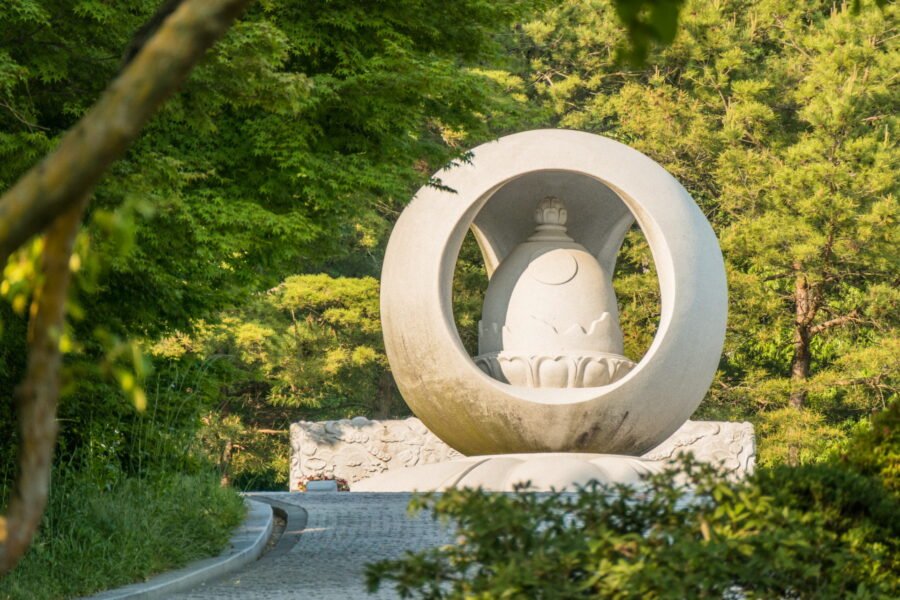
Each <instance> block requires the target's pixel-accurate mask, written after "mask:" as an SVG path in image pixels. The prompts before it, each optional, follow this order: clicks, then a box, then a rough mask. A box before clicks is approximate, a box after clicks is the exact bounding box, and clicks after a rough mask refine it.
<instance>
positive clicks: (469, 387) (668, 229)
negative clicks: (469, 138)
mask: <svg viewBox="0 0 900 600" xmlns="http://www.w3.org/2000/svg"><path fill="white" fill-rule="evenodd" d="M435 177H436V178H437V179H439V180H440V181H441V182H442V184H443V185H442V187H441V188H436V187H425V188H422V189H421V190H419V192H418V194H416V197H415V198H414V199H413V201H412V203H411V204H410V205H409V206H408V207H407V208H406V210H404V212H403V214H402V215H401V216H400V219H399V220H398V221H397V224H396V226H395V228H394V231H393V233H392V235H391V238H390V241H389V244H388V248H387V252H386V255H385V261H384V270H383V273H382V287H381V313H382V324H383V329H384V337H385V348H386V351H387V356H388V359H389V361H390V364H391V367H392V371H393V374H394V378H395V380H396V381H397V385H398V386H399V388H400V391H401V393H402V395H403V397H404V399H405V400H406V402H407V404H409V406H410V407H411V408H412V410H413V412H414V413H415V414H416V416H418V417H419V418H420V419H421V420H422V422H423V423H424V424H425V425H426V426H427V427H428V428H429V429H430V430H431V431H433V432H434V433H435V434H436V435H437V436H438V437H439V438H440V439H442V440H444V441H445V442H447V444H449V445H450V446H451V447H453V448H455V449H456V450H458V451H459V452H461V453H462V454H465V455H467V456H473V455H496V454H521V453H535V452H571V453H602V454H612V453H615V454H622V455H629V456H632V457H634V456H640V455H641V454H642V453H644V452H646V451H648V450H650V449H651V448H654V447H655V446H657V445H659V444H660V443H661V442H663V441H664V440H666V439H667V438H668V437H669V436H671V435H672V434H673V433H674V432H675V431H676V430H677V429H678V428H679V427H680V426H681V425H682V424H683V423H684V422H685V421H686V420H687V418H688V417H689V416H690V415H691V413H692V412H693V411H694V410H695V409H696V408H697V405H698V404H699V403H700V400H701V399H702V398H703V396H704V394H705V393H706V390H707V388H708V387H709V384H710V382H711V381H712V377H713V375H714V373H715V370H716V366H717V364H718V361H719V354H720V352H721V348H722V342H723V340H724V334H725V317H726V303H727V297H726V287H725V270H724V266H723V262H722V256H721V253H720V251H719V247H718V243H717V241H716V238H715V235H714V234H713V232H712V229H711V228H710V226H709V224H708V223H707V221H706V219H705V218H704V216H703V213H702V212H701V211H700V210H699V208H697V206H696V204H694V202H693V200H692V199H691V197H690V195H689V194H688V193H687V192H686V191H685V189H684V188H683V187H682V186H681V185H680V184H679V183H678V182H677V181H676V180H675V179H674V178H673V177H672V176H671V175H669V173H667V172H666V171H665V169H663V168H662V167H661V166H659V165H658V164H657V163H655V162H654V161H652V160H651V159H649V158H647V157H646V156H644V155H643V154H641V153H639V152H637V151H636V150H633V149H631V148H629V147H627V146H624V145H622V144H620V143H618V142H615V141H613V140H610V139H607V138H604V137H601V136H597V135H592V134H588V133H583V132H577V131H562V130H539V131H529V132H525V133H520V134H516V135H511V136H508V137H504V138H501V139H500V140H498V141H495V142H490V143H488V144H484V145H482V146H479V147H478V148H476V149H475V150H474V151H473V152H472V156H471V159H470V160H469V161H467V162H466V163H464V164H459V165H455V166H453V167H450V168H448V169H445V170H443V171H441V172H439V173H438V174H436V176H435ZM547 197H552V198H556V199H562V202H563V203H564V207H563V205H561V204H554V202H555V201H554V200H549V201H547V203H546V204H542V205H540V206H538V203H539V202H541V201H542V199H544V198H547ZM535 207H537V210H538V213H540V214H539V216H538V221H539V222H538V227H539V229H538V231H537V232H536V233H535ZM554 211H556V212H555V213H554ZM563 213H565V217H566V218H565V219H563V218H562V215H563ZM554 215H555V216H554ZM635 220H636V221H637V223H638V224H639V225H640V227H641V229H642V230H643V233H644V235H645V237H646V239H647V241H648V243H649V246H650V249H651V251H652V254H653V259H654V261H655V263H656V266H657V271H658V273H659V286H660V293H661V299H662V301H661V304H662V307H661V308H662V310H661V315H660V321H659V327H658V330H657V333H656V336H655V338H654V340H653V343H652V345H651V346H650V348H649V350H648V351H647V353H646V354H645V355H644V356H643V357H640V360H639V361H638V362H637V364H636V365H634V366H632V365H631V364H629V363H630V361H627V359H626V358H625V357H622V356H621V342H620V340H619V339H618V338H617V332H618V325H617V322H616V321H617V316H616V314H615V298H614V296H613V295H612V288H611V286H610V285H609V277H610V275H611V274H612V273H613V271H614V268H615V262H616V254H617V252H618V250H619V247H620V245H621V243H622V240H623V238H624V236H625V234H626V232H627V231H628V229H629V228H630V227H631V225H632V223H633V222H634V221H635ZM545 225H551V226H553V227H551V228H549V229H548V228H544V229H540V227H543V226H545ZM562 226H565V228H566V231H565V232H563V231H562V230H560V229H559V227H562ZM470 228H471V230H472V231H473V232H474V234H475V237H476V240H477V241H478V243H479V246H480V248H481V251H482V254H483V256H484V260H485V264H486V266H487V270H488V273H489V274H490V275H491V277H492V279H494V278H496V283H494V282H493V281H492V283H491V287H492V288H494V291H489V295H488V297H487V298H486V302H485V309H484V314H483V318H482V338H481V343H482V346H481V353H480V354H479V356H478V357H477V358H476V359H473V357H470V356H469V355H468V354H467V353H466V351H465V349H464V348H463V345H462V343H461V341H460V338H459V334H458V332H457V330H456V326H455V323H454V319H453V310H452V305H451V302H452V301H451V290H452V280H453V273H454V266H455V264H456V260H457V256H458V254H459V249H460V246H461V244H462V240H463V237H464V236H465V234H466V232H467V231H468V230H469V229H470ZM533 234H534V236H535V237H532V236H533ZM563 236H568V238H571V239H572V241H571V242H569V241H568V240H567V239H564V238H563ZM548 237H553V238H554V239H552V240H548V239H547V238H548ZM529 238H530V239H529ZM542 242H547V244H545V245H544V246H543V248H542V249H540V248H533V251H530V250H532V246H529V244H537V243H542ZM517 248H518V249H519V250H517ZM522 248H525V249H524V250H523V249H522ZM507 261H508V262H507ZM573 262H574V266H573ZM582 269H583V271H582ZM573 271H574V273H573ZM579 273H581V275H583V276H584V277H583V278H581V279H579V277H578V276H579ZM570 275H571V277H570V278H569V279H565V278H566V277H569V276H570ZM507 278H508V280H507ZM576 279H577V280H578V281H577V284H576V283H573V284H572V285H571V286H570V285H569V282H574V281H575V280H576ZM501 280H502V281H501ZM520 284H521V285H522V286H526V287H527V289H524V288H523V289H522V290H521V293H520V292H517V291H516V290H517V286H518V285H520ZM582 286H583V287H582ZM576 289H577V290H578V291H577V293H575V296H577V297H574V298H573V297H569V296H568V295H567V293H568V292H570V291H572V292H575V290H576ZM557 292H559V294H557ZM563 292H565V293H563ZM541 294H544V296H541ZM579 294H580V296H579ZM539 297H540V300H539V299H538V298H539ZM547 298H551V299H555V300H553V301H552V302H550V303H548V302H547V301H546V299H547ZM520 301H521V302H520ZM555 302H559V303H562V306H563V307H564V310H565V311H566V312H567V314H565V315H555V316H552V315H551V316H548V312H546V311H552V310H554V309H556V310H558V309H559V308H560V305H559V304H554V303H555ZM520 309H521V310H520ZM504 311H505V313H504ZM604 313H606V315H607V316H606V317H604ZM532 316H536V317H537V318H538V319H540V320H542V321H543V323H537V324H536V323H532V322H530V321H528V319H529V318H530V317H532ZM570 322H571V323H570ZM523 323H524V324H525V325H523ZM504 328H507V329H508V331H506V330H504ZM517 336H518V337H517ZM576 338H577V339H578V342H577V343H575V342H572V341H571V340H573V339H576ZM597 356H600V357H601V358H602V360H598V359H597ZM634 358H635V359H637V358H638V357H634ZM476 361H477V362H478V363H479V364H476ZM517 361H518V362H517ZM479 365H480V366H479ZM603 368H605V369H606V377H601V376H599V375H597V373H598V372H600V371H602V369H603ZM579 369H581V370H582V371H581V374H580V375H579ZM589 369H590V372H591V373H593V375H586V374H587V372H588V370H589ZM506 381H508V382H509V383H506ZM601 384H602V385H601ZM592 464H593V461H592Z"/></svg>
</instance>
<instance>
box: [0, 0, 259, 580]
mask: <svg viewBox="0 0 900 600" xmlns="http://www.w3.org/2000/svg"><path fill="white" fill-rule="evenodd" d="M251 1H252V0H183V2H182V3H181V5H180V6H179V8H178V9H177V10H176V11H175V12H174V13H172V15H171V16H169V17H168V18H167V19H166V20H165V22H164V23H163V25H162V27H160V29H159V30H158V31H157V33H156V34H155V35H154V36H153V37H152V38H151V39H150V40H149V41H148V42H147V44H146V45H145V46H143V48H142V49H141V50H140V52H138V54H137V55H136V56H135V57H134V59H133V60H132V61H131V62H130V63H129V64H128V65H127V67H126V68H125V70H124V71H123V72H122V74H121V75H120V76H119V77H118V78H117V79H116V80H115V81H113V82H112V84H110V86H109V87H108V88H107V89H106V91H105V92H104V93H103V95H102V96H101V97H100V100H98V101H97V103H96V104H95V105H94V106H93V107H92V108H91V110H90V111H88V113H87V114H86V115H85V116H84V117H83V118H82V119H81V120H80V121H79V122H78V123H77V124H76V125H75V126H74V127H73V128H72V129H70V130H69V131H68V132H67V133H66V135H65V136H63V138H62V141H61V142H60V144H59V146H58V147H57V148H56V150H54V151H53V152H52V153H50V154H49V155H48V156H47V157H46V158H44V160H43V161H41V163H39V164H38V165H37V166H35V167H34V168H32V169H31V170H29V171H28V172H27V173H26V174H25V175H24V176H23V177H22V178H21V179H19V181H17V182H16V183H15V185H13V187H12V188H10V189H9V190H8V191H7V192H6V193H5V194H3V196H2V197H0V266H2V265H4V264H6V261H7V259H8V258H9V255H10V254H11V253H12V252H13V251H15V250H16V248H18V247H19V246H21V245H22V244H23V243H24V242H25V241H27V240H28V239H29V238H31V237H33V236H34V235H37V234H38V233H41V232H42V231H44V230H45V229H47V237H46V242H45V245H44V255H43V276H44V282H43V284H42V285H41V286H40V288H39V289H38V291H37V292H36V294H35V298H34V301H33V309H32V310H33V312H32V314H31V321H30V323H29V340H28V363H27V367H26V374H25V379H24V381H23V382H22V384H21V385H20V386H19V388H18V389H17V393H16V399H17V407H18V420H19V428H20V432H21V440H20V448H19V472H18V475H17V479H16V482H15V484H14V487H13V493H12V496H11V498H10V501H9V505H8V507H7V514H6V516H5V517H4V516H0V576H2V575H4V574H6V573H8V572H9V571H10V570H12V569H13V568H14V567H15V565H16V564H17V563H18V561H19V560H20V559H21V558H22V556H23V555H24V554H25V551H26V550H27V549H28V547H29V545H30V544H31V541H32V539H33V538H34V534H35V532H36V531H37V528H38V525H39V524H40V520H41V516H42V515H43V512H44V509H45V507H46V504H47V497H48V494H49V490H50V472H51V467H52V461H53V449H54V446H55V445H56V435H57V422H56V407H57V402H58V398H59V371H60V364H61V355H60V351H59V341H60V340H59V336H60V334H61V333H62V331H63V326H64V323H65V302H66V297H67V294H68V288H69V279H70V272H69V259H70V256H71V252H72V244H73V243H74V239H75V236H76V235H77V233H78V227H79V225H80V223H81V219H82V216H83V215H84V211H85V209H86V207H87V204H88V199H89V197H90V194H91V191H92V190H93V188H94V186H95V185H96V184H97V182H98V181H99V180H100V178H101V177H102V175H103V173H104V172H105V171H106V170H107V169H108V168H109V166H110V165H111V164H112V163H113V162H114V161H115V160H117V159H118V158H120V157H121V156H122V155H123V154H124V153H125V151H126V149H127V148H128V146H129V144H130V143H131V142H133V141H134V140H135V138H137V136H138V135H139V134H140V131H141V129H142V128H143V126H144V125H145V124H146V122H147V121H148V120H149V119H150V117H151V116H152V115H153V113H154V112H155V111H156V109H157V108H158V107H159V106H160V104H162V102H163V101H165V99H166V98H168V97H169V96H170V95H172V94H173V93H174V92H175V90H177V88H178V87H179V86H180V85H181V83H182V82H183V81H184V80H185V79H186V77H187V75H188V73H189V72H190V70H191V69H192V68H193V67H194V65H195V64H196V63H197V62H198V61H199V60H200V58H201V57H202V56H203V54H204V52H205V51H206V50H207V49H208V48H209V47H210V46H212V44H213V43H214V42H215V41H216V40H217V39H218V38H220V37H221V36H222V35H223V34H224V33H225V32H226V31H227V30H228V28H229V27H230V25H231V23H232V22H233V21H234V19H235V18H236V17H237V15H238V14H239V13H240V12H241V10H242V9H243V8H244V7H245V6H247V5H248V4H249V3H250V2H251ZM48 227H49V229H48Z"/></svg>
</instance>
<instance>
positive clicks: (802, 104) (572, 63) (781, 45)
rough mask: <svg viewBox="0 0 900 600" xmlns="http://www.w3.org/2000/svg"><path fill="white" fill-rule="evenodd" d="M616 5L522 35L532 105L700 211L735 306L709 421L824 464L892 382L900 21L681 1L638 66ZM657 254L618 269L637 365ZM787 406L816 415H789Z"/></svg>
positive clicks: (843, 10)
mask: <svg viewBox="0 0 900 600" xmlns="http://www.w3.org/2000/svg"><path fill="white" fill-rule="evenodd" d="M620 10H621V5H618V4H615V5H611V4H610V3H609V2H607V1H605V0H569V1H566V2H563V3H561V4H560V5H559V6H557V7H554V8H552V9H551V10H549V11H548V12H546V13H545V14H544V15H542V16H541V17H540V18H538V19H535V20H533V21H531V22H528V23H526V24H525V25H524V26H523V30H524V33H525V39H524V40H523V42H522V43H523V45H524V48H525V50H524V51H525V52H526V54H527V55H528V56H529V57H530V59H531V62H530V66H531V70H532V74H531V79H532V80H533V81H535V82H536V83H535V86H534V99H535V100H536V101H537V102H539V103H541V104H543V105H545V106H547V107H550V108H551V109H552V110H553V112H554V118H553V122H554V123H555V124H557V125H559V126H562V127H571V128H578V129H585V130H589V131H595V132H597V133H601V134H603V135H606V136H609V137H612V138H615V139H618V140H620V141H622V142H624V143H627V144H629V145H631V146H633V147H636V148H637V149H639V150H641V151H642V152H644V153H646V154H647V155H649V156H650V157H652V158H653V159H655V160H657V161H658V162H660V163H661V164H662V165H663V166H664V167H666V168H667V169H668V170H669V171H670V172H671V173H672V174H673V175H674V176H675V177H676V178H678V179H679V181H681V182H682V183H683V184H684V185H685V187H687V189H688V190H689V191H690V192H691V194H692V195H693V197H694V198H695V199H696V200H697V201H698V203H699V204H700V206H701V208H702V209H703V210H704V212H705V213H706V214H707V216H708V217H709V218H710V220H711V221H712V223H713V226H714V228H715V229H716V230H717V234H718V236H719V238H720V241H721V244H722V249H723V253H724V255H725V260H726V266H727V269H728V278H729V288H730V289H729V294H730V298H731V304H730V307H729V328H728V334H727V339H726V347H725V352H724V356H723V360H722V363H721V368H720V370H719V373H718V375H717V378H716V381H715V383H714V385H713V387H712V389H711V391H710V395H709V397H708V399H707V401H706V402H705V403H704V406H703V407H702V408H701V413H700V415H698V416H700V417H701V418H730V419H734V418H743V419H747V418H750V419H753V420H754V421H756V422H757V423H758V424H759V425H760V429H761V431H762V434H763V437H762V439H761V444H760V448H761V450H762V452H763V457H764V460H769V459H771V460H772V461H773V462H777V461H780V460H787V459H789V458H790V457H791V456H795V455H799V456H800V457H801V459H803V460H813V459H814V458H815V456H817V455H818V454H820V453H821V451H822V450H823V444H822V443H820V441H819V439H820V438H819V436H820V435H824V437H825V438H834V437H840V436H842V435H845V432H846V431H847V428H848V427H849V425H850V424H852V422H853V421H855V420H857V419H859V418H861V417H862V416H864V415H866V414H868V413H869V412H870V411H871V410H873V409H876V408H880V407H883V406H885V405H886V404H887V403H889V402H890V400H891V398H892V397H895V396H896V395H897V392H898V389H900V386H898V381H897V375H898V373H900V368H898V367H900V363H898V361H897V358H896V357H897V355H898V352H897V350H898V349H897V339H898V338H900V336H898V334H897V327H898V320H897V315H898V314H900V311H898V310H897V307H898V301H900V296H898V291H897V289H898V288H897V285H896V265H897V264H900V254H898V248H900V243H898V242H900V240H898V238H897V232H898V231H900V227H898V220H900V212H898V210H900V208H898V207H900V203H898V202H897V194H898V188H897V178H896V177H895V176H894V174H895V173H896V171H897V166H898V164H900V152H898V150H897V145H896V137H897V130H898V123H900V121H898V119H897V116H896V115H897V99H898V95H897V93H896V90H895V89H894V88H895V84H894V74H895V73H896V72H897V67H898V57H900V53H898V52H897V40H896V38H895V36H894V35H893V32H894V30H895V28H896V23H897V8H896V6H895V5H892V4H887V5H885V6H884V7H883V8H881V9H879V8H875V7H873V6H872V5H871V4H870V3H863V6H861V8H860V10H859V12H858V14H853V12H852V11H851V10H850V8H849V7H848V6H847V5H843V6H841V5H834V4H833V3H831V2H812V3H809V2H807V3H799V4H798V3H790V2H784V1H783V0H766V1H764V2H761V3H760V2H750V1H745V0H729V1H727V2H716V3H709V2H699V1H698V2H687V3H685V6H684V8H683V10H682V11H681V16H680V21H679V29H678V33H677V35H676V36H675V37H674V40H673V42H672V44H671V45H670V46H668V47H667V48H664V49H661V50H657V51H653V52H651V53H650V54H649V55H648V66H647V67H646V68H640V69H632V70H626V69H623V68H622V65H621V64H619V63H618V62H617V61H616V58H615V57H616V48H618V47H619V46H620V45H621V43H622V40H623V37H622V35H623V34H622V32H621V31H619V29H618V27H617V21H616V15H615V14H614V13H615V12H616V11H620ZM645 14H647V15H649V13H646V12H645ZM631 235H634V234H631ZM648 260H649V254H648V253H647V252H646V248H645V247H643V246H642V244H641V243H639V240H637V239H631V240H628V241H627V242H626V246H625V247H624V249H623V253H622V257H621V258H620V262H619V265H618V267H617V282H616V284H617V285H616V289H617V293H618V295H619V301H620V308H621V312H622V321H623V326H624V329H625V337H626V342H627V343H628V345H629V348H633V349H632V350H630V352H634V353H635V355H637V354H638V353H640V352H641V349H642V348H646V344H647V342H648V340H649V339H651V337H652V335H653V333H654V332H655V327H656V321H655V319H654V318H653V317H654V316H655V315H658V313H659V308H658V300H657V297H656V296H655V294H654V291H655V290H656V286H655V285H654V284H653V280H654V279H655V274H654V273H653V272H652V270H651V269H650V268H648V267H647V266H646V261H648ZM798 310H799V312H798ZM798 349H805V350H808V353H809V357H808V358H804V357H803V356H802V355H800V354H798ZM789 398H791V399H795V400H796V401H797V402H799V403H801V404H803V406H804V409H806V411H805V412H799V413H798V412H796V411H795V412H793V413H791V412H784V411H786V408H785V407H786V406H787V404H788V399H789ZM757 415H762V416H759V417H758V416H757ZM801 425H802V426H801ZM768 448H771V449H773V451H772V452H770V453H768V455H767V454H766V453H767V452H768V450H767V449H768Z"/></svg>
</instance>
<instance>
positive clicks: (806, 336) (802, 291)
mask: <svg viewBox="0 0 900 600" xmlns="http://www.w3.org/2000/svg"><path fill="white" fill-rule="evenodd" d="M794 268H795V269H799V265H795V267H794ZM816 308H817V306H816V301H815V295H814V293H813V290H812V289H811V288H810V286H809V282H808V281H807V279H806V275H803V274H802V273H799V272H798V273H797V278H796V280H795V283H794V355H793V357H792V358H791V397H790V400H789V404H790V406H791V407H792V408H802V407H803V405H804V404H806V389H805V387H804V386H805V384H806V380H807V379H809V369H810V363H811V361H812V355H811V353H810V349H809V344H810V340H811V339H812V331H811V325H812V321H813V319H814V318H815V315H816Z"/></svg>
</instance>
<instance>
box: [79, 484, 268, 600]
mask: <svg viewBox="0 0 900 600" xmlns="http://www.w3.org/2000/svg"><path fill="white" fill-rule="evenodd" d="M244 503H245V504H246V505H247V517H246V518H245V519H244V522H243V523H242V524H241V526H240V527H239V528H238V530H237V531H236V532H235V533H234V535H232V536H231V540H230V541H229V542H228V548H227V549H226V550H225V551H224V552H222V553H221V554H220V555H218V556H215V557H213V558H206V559H203V560H198V561H196V562H193V563H191V564H189V565H188V566H186V567H184V568H182V569H179V570H177V571H170V572H168V573H163V574H162V575H158V576H156V577H154V578H152V579H151V580H150V581H145V582H143V583H135V584H132V585H128V586H125V587H121V588H117V589H114V590H109V591H106V592H101V593H100V594H97V595H95V596H88V597H87V598H85V599H84V600H120V599H124V598H128V599H129V600H137V599H138V598H140V599H141V600H156V599H159V598H168V597H170V596H172V595H173V594H177V593H178V592H183V591H185V590H188V589H191V588H193V587H195V586H197V585H200V584H201V583H204V582H206V581H209V580H210V579H213V578H216V577H221V576H223V575H227V574H228V573H231V572H233V571H236V570H238V569H240V568H241V567H243V566H244V565H246V564H247V563H250V562H253V561H254V560H256V559H257V558H259V556H260V555H261V554H262V552H263V550H265V547H266V543H267V542H268V541H269V537H270V536H271V535H272V523H273V521H272V507H271V506H270V505H268V504H266V503H264V502H257V501H256V500H250V499H249V498H245V499H244Z"/></svg>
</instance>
